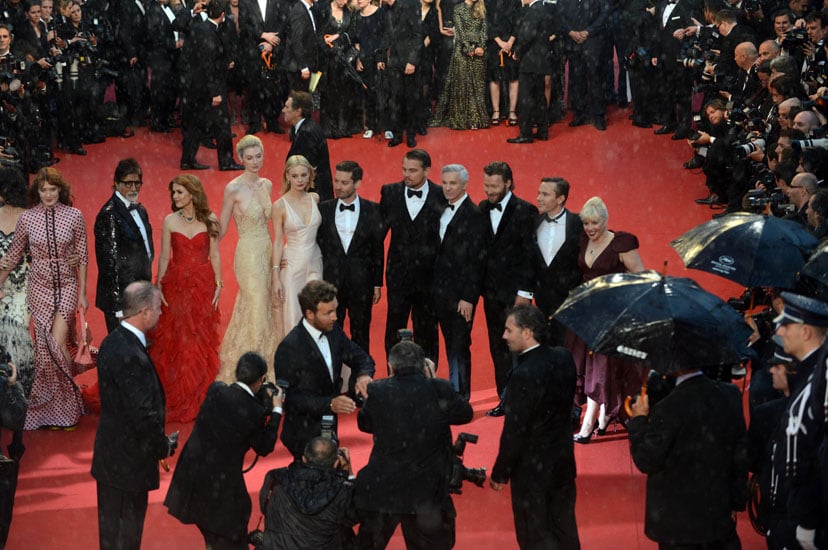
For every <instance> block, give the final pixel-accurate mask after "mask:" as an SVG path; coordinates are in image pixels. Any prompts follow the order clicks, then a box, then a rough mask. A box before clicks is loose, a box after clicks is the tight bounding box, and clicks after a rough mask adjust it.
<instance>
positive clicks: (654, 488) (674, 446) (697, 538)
mask: <svg viewBox="0 0 828 550" xmlns="http://www.w3.org/2000/svg"><path fill="white" fill-rule="evenodd" d="M710 345H716V342H711V343H710ZM675 374H676V387H675V389H674V390H673V391H672V392H670V393H669V394H668V395H667V396H666V397H664V398H663V399H661V400H660V401H658V402H657V403H656V404H655V405H654V406H653V407H652V409H651V408H650V401H649V396H647V395H644V396H642V397H639V398H638V400H637V401H636V402H635V403H634V404H633V406H632V418H631V419H630V421H629V424H628V425H627V429H628V430H629V433H630V454H631V455H632V458H633V461H634V462H635V465H636V467H637V468H638V469H639V470H641V472H643V473H645V474H647V503H646V515H645V518H644V533H645V534H646V535H647V537H649V538H650V539H652V540H654V541H656V542H658V543H659V548H662V549H671V548H722V549H731V548H733V549H735V548H740V544H739V536H738V535H737V534H736V524H735V523H734V521H733V512H734V511H736V510H744V509H745V502H746V497H747V469H748V461H747V434H746V431H745V419H744V416H743V414H742V399H741V395H740V393H739V391H738V389H737V388H736V386H733V385H732V384H726V383H723V382H716V381H713V380H711V379H710V378H708V377H707V376H705V375H704V373H702V371H701V369H699V368H687V369H683V370H681V371H679V372H677V373H675ZM700 488H703V490H699V489H700Z"/></svg>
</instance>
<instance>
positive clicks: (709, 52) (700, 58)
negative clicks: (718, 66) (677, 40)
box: [676, 26, 721, 69]
mask: <svg viewBox="0 0 828 550" xmlns="http://www.w3.org/2000/svg"><path fill="white" fill-rule="evenodd" d="M720 42H721V35H720V34H719V33H718V31H717V30H716V28H715V27H713V26H708V27H701V29H699V33H698V34H697V35H696V36H694V37H693V39H691V40H689V41H686V42H683V43H682V47H681V52H680V53H679V56H678V57H677V58H676V63H678V64H679V65H680V66H682V67H684V68H685V69H697V68H700V67H703V66H704V64H705V62H710V63H716V62H717V61H718V59H719V48H720V46H719V44H720Z"/></svg>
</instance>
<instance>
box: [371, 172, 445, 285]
mask: <svg viewBox="0 0 828 550" xmlns="http://www.w3.org/2000/svg"><path fill="white" fill-rule="evenodd" d="M426 185H427V186H428V195H427V197H426V201H425V204H424V205H423V208H422V210H420V213H419V214H417V217H416V218H414V219H413V220H412V219H411V218H410V217H409V215H408V207H407V206H406V203H405V200H406V197H405V194H406V189H407V188H406V186H405V183H403V182H397V183H387V184H385V185H383V186H382V189H381V191H380V208H381V209H382V216H383V221H384V224H385V230H386V231H391V242H390V243H389V245H388V261H387V262H386V265H385V281H386V283H387V284H388V290H389V292H390V291H392V290H410V291H418V292H428V291H429V290H430V289H431V277H432V273H433V271H434V260H435V258H436V257H437V250H438V249H439V247H440V215H441V214H442V213H443V208H444V207H445V204H446V198H445V196H444V195H443V190H442V189H441V188H440V186H439V185H437V184H435V183H434V182H432V181H430V180H429V181H427V182H426ZM424 187H425V186H424Z"/></svg>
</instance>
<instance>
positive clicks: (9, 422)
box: [0, 348, 26, 548]
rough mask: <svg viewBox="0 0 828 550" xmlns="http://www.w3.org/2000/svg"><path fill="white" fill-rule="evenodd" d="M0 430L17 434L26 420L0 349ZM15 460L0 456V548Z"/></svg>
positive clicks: (3, 543) (22, 398) (9, 509)
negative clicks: (1, 428)
mask: <svg viewBox="0 0 828 550" xmlns="http://www.w3.org/2000/svg"><path fill="white" fill-rule="evenodd" d="M0 355H2V356H5V357H2V358H0V427H3V428H6V429H8V430H12V431H15V432H19V431H21V430H22V429H23V421H24V420H25V419H26V397H25V396H24V395H23V385H22V384H20V383H19V382H18V381H17V367H15V366H14V363H11V362H9V361H8V355H7V354H6V351H5V350H3V349H2V348H0ZM17 474H18V461H17V460H13V459H10V458H6V457H5V456H3V454H2V453H0V548H5V547H6V540H7V539H8V537H9V527H11V521H12V511H13V509H14V494H15V492H16V491H17Z"/></svg>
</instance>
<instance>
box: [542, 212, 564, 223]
mask: <svg viewBox="0 0 828 550" xmlns="http://www.w3.org/2000/svg"><path fill="white" fill-rule="evenodd" d="M563 215H564V213H563V212H561V213H560V214H558V215H557V216H555V217H554V218H553V217H552V216H546V223H558V220H560V219H561V218H562V217H563Z"/></svg>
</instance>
